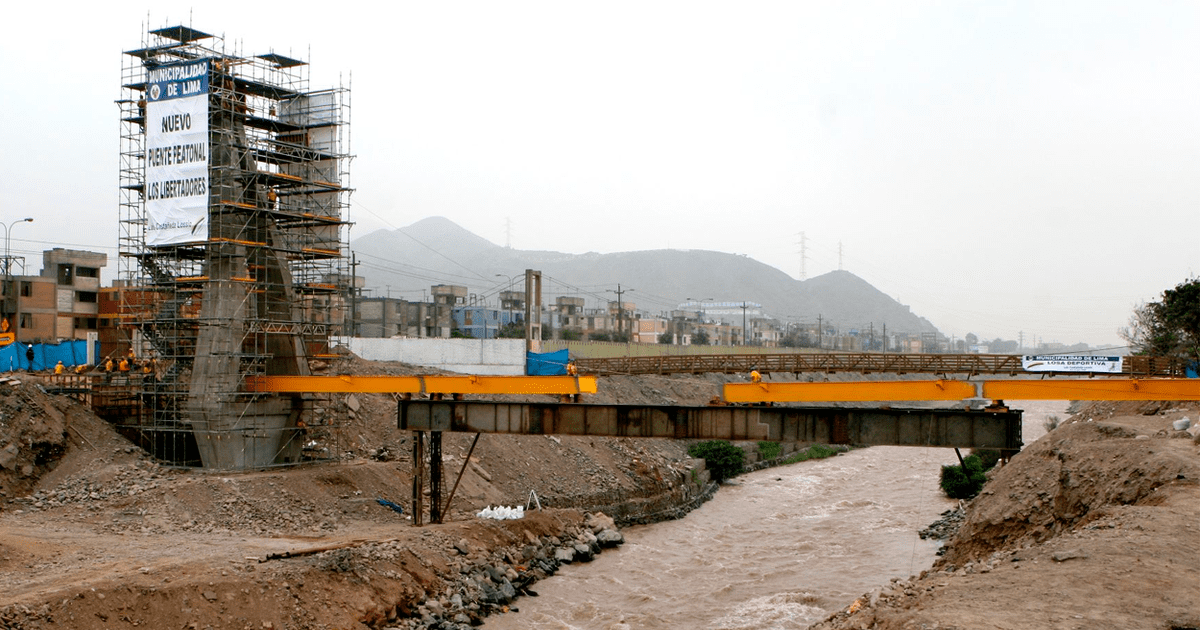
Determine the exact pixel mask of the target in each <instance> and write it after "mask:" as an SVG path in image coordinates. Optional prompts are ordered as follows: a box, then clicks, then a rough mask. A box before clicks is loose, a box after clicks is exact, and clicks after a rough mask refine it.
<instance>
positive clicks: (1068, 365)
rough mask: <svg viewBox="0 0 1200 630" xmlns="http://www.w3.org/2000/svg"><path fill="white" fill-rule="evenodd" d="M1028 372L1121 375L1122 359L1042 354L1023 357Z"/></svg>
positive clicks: (1022, 364)
mask: <svg viewBox="0 0 1200 630" xmlns="http://www.w3.org/2000/svg"><path fill="white" fill-rule="evenodd" d="M1021 367H1022V368H1024V369H1025V371H1026V372H1102V373H1107V374H1119V373H1120V372H1121V357H1089V356H1084V355H1078V354H1040V355H1032V356H1023V357H1021Z"/></svg>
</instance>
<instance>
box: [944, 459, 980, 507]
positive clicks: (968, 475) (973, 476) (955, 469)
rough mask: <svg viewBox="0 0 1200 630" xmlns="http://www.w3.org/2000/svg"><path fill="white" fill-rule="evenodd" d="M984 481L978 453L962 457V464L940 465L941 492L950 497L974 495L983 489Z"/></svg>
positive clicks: (960, 497)
mask: <svg viewBox="0 0 1200 630" xmlns="http://www.w3.org/2000/svg"><path fill="white" fill-rule="evenodd" d="M986 481H987V476H986V475H985V474H984V468H983V460H981V459H980V458H979V456H978V455H968V456H967V457H966V458H964V459H963V466H956V465H953V464H950V465H947V466H942V479H941V486H942V492H945V493H946V496H948V497H950V498H951V499H970V498H971V497H974V496H975V495H977V494H979V491H980V490H982V489H983V484H984V482H986Z"/></svg>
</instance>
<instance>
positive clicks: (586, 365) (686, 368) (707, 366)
mask: <svg viewBox="0 0 1200 630" xmlns="http://www.w3.org/2000/svg"><path fill="white" fill-rule="evenodd" d="M575 363H576V365H577V366H578V368H579V371H580V372H582V373H588V374H601V375H611V374H702V373H706V372H715V373H725V374H736V373H742V374H748V373H749V372H750V370H758V371H759V372H762V373H764V374H766V373H770V372H793V373H799V372H858V373H860V374H879V373H891V374H967V375H971V374H1029V372H1026V371H1025V370H1024V369H1023V368H1022V367H1021V355H1019V354H891V353H886V352H807V353H799V352H796V353H778V354H695V355H667V356H647V357H612V358H605V359H578V360H576V362H575ZM1121 369H1122V371H1121V373H1120V375H1123V376H1168V377H1183V376H1186V372H1187V371H1186V366H1185V365H1184V363H1183V361H1181V360H1179V359H1177V358H1170V357H1145V356H1127V357H1123V360H1122V368H1121ZM1047 373H1048V372H1041V374H1047Z"/></svg>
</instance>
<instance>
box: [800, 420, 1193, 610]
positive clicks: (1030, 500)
mask: <svg viewBox="0 0 1200 630" xmlns="http://www.w3.org/2000/svg"><path fill="white" fill-rule="evenodd" d="M1197 411H1198V409H1197V407H1196V406H1195V405H1193V404H1170V403H1101V404H1093V405H1088V406H1085V407H1083V408H1082V409H1080V410H1079V411H1078V412H1077V413H1076V414H1075V415H1074V416H1072V417H1071V418H1070V419H1069V420H1068V421H1067V422H1065V423H1063V424H1062V425H1061V426H1059V427H1058V428H1056V429H1054V430H1053V431H1051V432H1050V433H1049V434H1047V435H1046V436H1045V437H1043V438H1042V439H1040V440H1038V441H1037V442H1034V443H1033V444H1031V445H1028V446H1026V448H1025V449H1024V450H1023V451H1022V452H1021V453H1020V454H1019V455H1017V456H1016V457H1014V458H1013V459H1012V461H1011V463H1010V464H1009V465H1007V466H1005V467H1003V468H1001V469H999V470H997V471H996V472H995V474H994V475H993V478H992V479H991V480H990V481H989V482H988V484H987V485H986V486H985V487H984V490H983V492H982V493H981V494H980V496H978V497H977V498H976V499H974V500H973V501H971V502H970V504H968V505H967V506H966V518H965V520H964V521H963V523H962V525H961V527H960V528H959V530H958V533H957V534H956V535H955V536H954V537H953V538H951V539H950V541H949V542H948V545H947V549H946V552H945V554H944V555H943V556H942V557H941V558H940V559H939V560H938V561H937V562H936V563H935V564H934V566H933V567H932V568H931V569H929V570H927V571H922V572H921V573H920V574H919V575H916V576H912V577H910V578H907V579H894V580H892V581H891V582H886V581H883V582H882V583H881V584H879V586H877V587H876V588H874V589H872V590H870V591H869V592H867V593H864V594H863V595H862V596H861V597H859V598H858V599H856V600H855V601H854V602H853V603H852V604H851V605H850V606H849V607H847V608H845V609H844V610H842V611H840V612H838V613H836V614H834V615H832V616H831V617H830V618H829V619H827V620H825V621H823V622H822V623H819V624H816V625H815V626H813V628H815V629H818V630H848V629H860V628H878V629H885V630H888V629H900V628H941V629H943V630H944V629H952V628H963V629H965V628H981V627H989V628H1006V629H1013V630H1024V629H1029V630H1034V629H1043V628H1064V629H1065V628H1080V629H1082V628H1087V629H1095V628H1113V629H1129V628H1145V629H1147V630H1150V629H1154V630H1185V629H1194V628H1200V591H1198V590H1197V586H1200V438H1196V437H1194V436H1193V435H1192V434H1189V433H1187V432H1183V431H1177V430H1174V428H1173V425H1174V422H1175V421H1176V420H1179V419H1182V418H1183V417H1189V419H1190V420H1195V419H1198V415H1197Z"/></svg>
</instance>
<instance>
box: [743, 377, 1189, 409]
mask: <svg viewBox="0 0 1200 630" xmlns="http://www.w3.org/2000/svg"><path fill="white" fill-rule="evenodd" d="M724 398H725V400H726V401H727V402H731V403H758V402H874V401H893V400H894V401H901V400H964V399H967V398H987V399H991V400H1200V379H1186V378H1185V379H1172V378H1156V379H1130V378H1112V379H1108V378H1106V379H1062V378H1056V379H1044V380H1003V381H1002V380H980V381H961V380H936V381H860V382H855V383H794V382H782V383H781V382H771V383H768V382H760V383H726V384H725V391H724Z"/></svg>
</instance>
